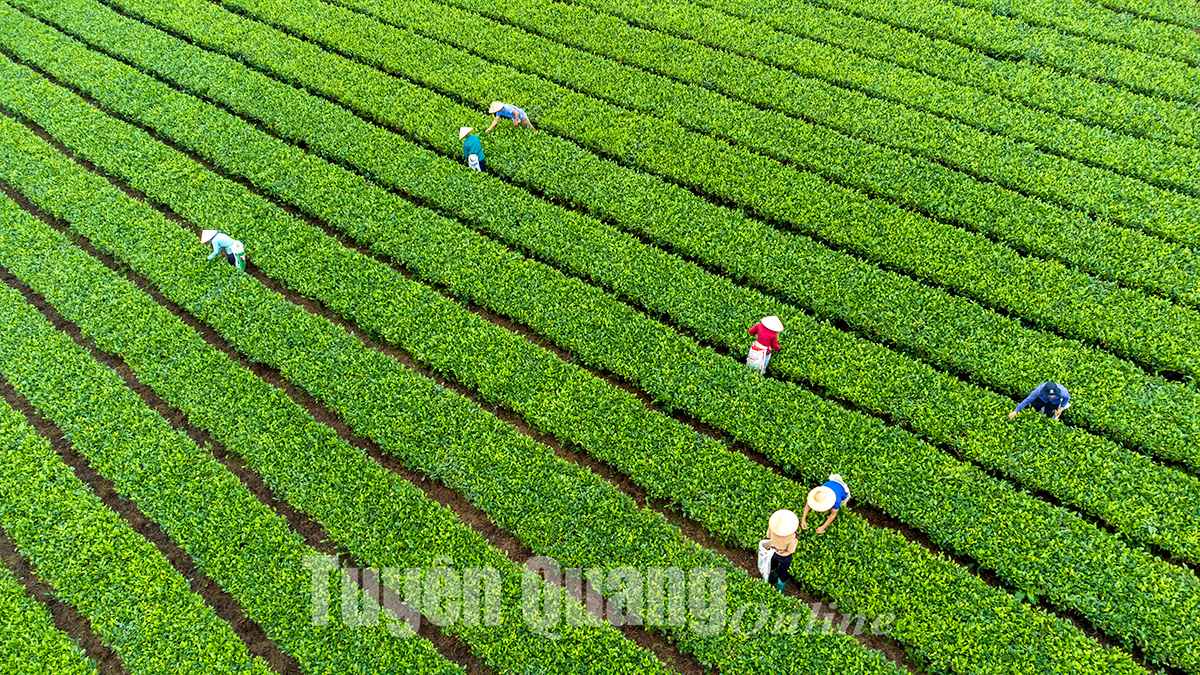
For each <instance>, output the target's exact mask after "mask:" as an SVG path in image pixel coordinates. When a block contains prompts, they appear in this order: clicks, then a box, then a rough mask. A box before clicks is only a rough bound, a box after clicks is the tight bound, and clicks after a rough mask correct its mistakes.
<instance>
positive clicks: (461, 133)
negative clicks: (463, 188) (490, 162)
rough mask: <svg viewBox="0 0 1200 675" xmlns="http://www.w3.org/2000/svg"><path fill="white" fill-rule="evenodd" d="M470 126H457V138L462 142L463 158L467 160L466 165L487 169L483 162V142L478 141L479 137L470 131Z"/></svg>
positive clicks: (479, 169)
mask: <svg viewBox="0 0 1200 675" xmlns="http://www.w3.org/2000/svg"><path fill="white" fill-rule="evenodd" d="M472 130H473V129H472V128H471V127H459V128H458V140H460V141H462V142H463V159H465V160H467V166H469V167H471V168H472V169H475V170H476V171H487V165H486V164H484V162H483V143H480V142H479V137H478V136H476V135H475V134H473V133H471V131H472Z"/></svg>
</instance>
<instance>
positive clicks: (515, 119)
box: [513, 117, 519, 127]
mask: <svg viewBox="0 0 1200 675" xmlns="http://www.w3.org/2000/svg"><path fill="white" fill-rule="evenodd" d="M517 124H519V122H517V118H515V117H514V118H513V126H514V127H515V126H517Z"/></svg>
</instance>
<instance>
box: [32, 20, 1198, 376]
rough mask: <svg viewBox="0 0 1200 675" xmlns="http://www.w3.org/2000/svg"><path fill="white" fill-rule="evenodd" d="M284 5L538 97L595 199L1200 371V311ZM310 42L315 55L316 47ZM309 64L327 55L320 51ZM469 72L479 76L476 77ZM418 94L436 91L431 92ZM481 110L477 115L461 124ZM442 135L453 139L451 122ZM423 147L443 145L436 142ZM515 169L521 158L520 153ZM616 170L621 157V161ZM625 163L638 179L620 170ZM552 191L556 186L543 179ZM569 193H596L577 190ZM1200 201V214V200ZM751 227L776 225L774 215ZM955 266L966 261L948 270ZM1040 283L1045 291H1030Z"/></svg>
mask: <svg viewBox="0 0 1200 675" xmlns="http://www.w3.org/2000/svg"><path fill="white" fill-rule="evenodd" d="M38 1H39V0H28V2H29V3H36V2H38ZM196 1H197V3H198V4H197V6H192V5H191V4H190V3H189V5H188V10H187V13H188V14H189V15H194V14H196V13H198V12H202V11H204V9H203V8H204V7H206V6H207V3H204V2H203V1H202V0H196ZM22 2H23V3H24V2H25V0H22ZM273 3H274V0H231V1H230V2H229V6H230V7H234V8H236V9H237V10H238V11H239V12H244V13H247V14H249V15H252V16H253V17H254V18H255V19H257V20H262V21H265V22H267V23H268V24H269V25H272V26H274V27H276V28H282V29H283V30H284V32H288V33H295V34H296V36H302V37H303V38H304V39H306V40H315V41H317V42H318V43H319V44H321V45H324V46H327V47H329V48H330V49H333V50H334V51H335V53H341V54H342V55H344V56H347V57H353V58H354V59H356V60H367V61H368V62H370V63H372V64H373V65H375V66H378V67H383V68H385V69H386V70H387V71H388V72H390V73H392V74H403V75H404V76H405V77H410V78H414V79H416V80H418V81H420V83H421V84H423V85H425V86H427V87H430V89H432V90H433V91H434V92H437V93H442V94H446V93H449V94H452V95H454V96H455V97H458V98H461V99H463V100H466V101H470V102H473V103H474V104H480V103H483V104H486V102H487V101H488V100H490V99H492V98H494V97H503V98H508V99H510V100H511V99H512V98H513V97H514V96H522V95H524V96H529V97H534V98H533V100H535V101H537V102H538V104H539V106H540V107H541V108H542V110H541V115H540V116H538V106H533V107H531V109H532V110H534V111H535V112H534V115H535V117H536V118H537V119H539V120H540V123H542V124H544V125H548V126H550V127H555V126H556V125H557V127H558V128H557V130H558V131H559V132H560V133H564V134H565V135H567V136H569V137H571V138H574V139H576V140H577V141H579V142H581V143H583V144H584V145H585V146H587V147H588V148H590V149H591V150H592V151H595V152H597V153H599V156H597V155H593V154H591V153H590V152H586V151H583V150H581V149H580V148H579V147H578V146H575V145H573V144H572V143H570V142H565V141H564V139H559V138H556V137H550V136H545V135H541V134H534V135H528V139H527V140H526V141H525V142H524V143H523V144H522V145H524V146H525V147H524V148H523V150H524V151H525V152H526V153H529V152H530V151H535V148H537V144H542V143H544V144H545V145H546V146H548V147H546V148H545V150H544V152H546V153H547V154H549V153H554V155H556V156H557V157H558V161H559V163H565V164H566V166H567V168H569V169H570V170H572V171H576V172H585V173H587V174H590V175H593V176H597V177H599V176H603V175H605V174H607V176H606V178H607V180H604V181H603V182H600V181H597V184H596V185H593V186H590V187H589V189H590V191H592V192H593V193H600V192H603V193H605V196H606V197H607V196H608V195H611V194H616V193H618V192H619V190H620V189H621V188H628V183H629V182H632V181H633V180H637V179H638V178H640V179H642V180H643V181H649V182H650V184H651V185H652V187H650V186H648V187H645V188H642V189H644V190H647V191H648V192H650V193H653V192H656V191H660V190H661V189H662V188H665V187H668V186H669V185H670V183H665V184H664V183H662V182H661V181H659V180H657V179H656V178H655V177H654V176H653V175H647V174H638V172H636V171H634V170H633V169H631V168H630V167H626V166H624V165H625V164H629V165H631V166H633V167H640V168H642V169H645V170H647V171H650V172H653V173H655V174H661V175H662V176H668V177H671V178H673V179H675V180H678V181H680V183H681V184H683V185H687V186H690V187H691V188H692V189H695V190H697V191H699V192H701V193H703V194H704V195H706V196H716V197H718V198H720V199H727V200H730V203H731V205H741V206H743V207H744V208H745V209H746V210H747V211H749V212H751V213H754V214H757V215H759V216H760V217H762V218H764V219H768V220H770V222H771V223H773V224H779V225H782V226H783V227H784V228H785V231H786V232H787V233H788V234H784V236H785V237H793V238H794V235H792V234H791V233H792V232H796V233H799V234H803V235H811V236H814V237H817V238H818V239H820V240H822V241H823V242H828V243H829V244H832V245H835V246H838V247H841V248H844V249H846V250H847V251H850V252H852V253H853V254H854V255H856V256H860V257H861V258H863V259H865V261H866V262H868V263H875V264H879V265H880V266H883V267H886V268H889V269H896V270H899V271H902V272H904V273H905V274H907V275H908V276H910V277H912V278H914V279H916V280H923V281H925V282H927V283H932V284H936V285H937V286H940V287H945V288H948V289H952V290H953V291H955V292H957V293H959V294H962V295H964V296H967V297H969V298H971V299H973V300H975V301H977V302H979V303H981V304H985V305H988V306H991V307H995V308H998V309H1000V310H1002V311H1004V312H1007V313H1011V314H1014V315H1017V316H1020V317H1023V318H1024V319H1026V320H1028V321H1030V322H1032V323H1034V324H1035V325H1037V326H1039V327H1041V328H1045V329H1047V330H1051V331H1054V332H1057V333H1059V334H1061V335H1064V336H1066V337H1070V338H1074V339H1079V340H1081V341H1085V342H1087V343H1090V344H1093V345H1098V346H1102V348H1104V349H1106V350H1108V351H1111V352H1113V353H1114V354H1116V355H1119V356H1122V357H1125V358H1129V359H1131V360H1134V361H1137V362H1139V363H1141V364H1144V365H1145V366H1147V367H1148V368H1150V369H1153V370H1156V371H1162V372H1175V373H1180V374H1184V376H1188V375H1190V374H1191V373H1192V372H1194V371H1195V372H1200V370H1198V369H1200V313H1197V312H1195V311H1193V310H1190V309H1184V308H1181V307H1178V306H1176V305H1173V304H1172V303H1170V302H1168V301H1165V300H1162V299H1160V298H1154V297H1147V296H1145V295H1143V294H1141V293H1138V292H1136V291H1130V290H1126V289H1121V288H1118V287H1115V286H1114V285H1113V284H1111V283H1108V282H1102V281H1099V280H1097V279H1094V278H1092V277H1089V276H1088V275H1086V274H1081V273H1078V272H1072V271H1071V270H1068V269H1066V268H1065V267H1064V266H1063V265H1062V264H1060V263H1057V262H1053V261H1046V260H1038V259H1034V258H1026V257H1022V256H1021V255H1020V254H1018V253H1016V252H1015V251H1013V250H1012V249H1009V248H1007V247H1005V246H1000V245H996V244H993V243H992V242H990V241H988V240H987V239H986V238H984V237H982V236H980V235H977V234H974V233H970V232H964V231H962V230H958V229H957V228H954V227H952V226H949V225H939V224H937V223H934V222H932V221H929V220H927V219H923V218H919V217H917V216H915V215H913V214H911V213H909V212H907V211H904V210H903V209H900V208H899V207H896V206H895V205H891V204H887V203H886V202H882V201H871V200H868V199H866V197H865V196H863V195H859V194H854V193H853V191H847V188H842V187H839V186H835V185H833V184H830V183H827V182H825V181H824V180H823V179H820V178H818V177H816V176H813V175H811V174H804V173H801V172H797V171H794V170H789V169H786V168H785V167H782V166H781V165H779V164H778V163H777V162H774V161H773V160H767V159H765V158H761V157H757V156H753V155H751V154H750V153H748V152H747V151H745V150H740V149H738V148H733V147H729V146H727V145H725V144H722V143H720V142H718V141H716V140H714V139H707V140H705V138H706V137H701V136H699V135H696V134H689V133H687V132H683V131H682V130H681V129H679V127H678V126H677V125H673V124H666V123H656V122H655V121H654V120H653V119H652V118H647V117H645V116H641V115H636V114H633V113H628V112H621V111H619V110H617V109H613V106H607V105H606V104H602V103H600V102H596V101H588V100H586V99H585V97H582V96H580V95H578V94H574V93H572V92H564V91H563V90H562V89H561V88H557V87H552V86H551V85H549V83H546V82H544V81H540V80H536V79H535V78H532V77H530V76H527V75H524V74H520V73H517V72H516V71H513V70H512V69H508V68H505V67H497V66H495V65H493V64H487V63H486V62H481V61H480V60H479V59H477V58H475V57H472V56H470V55H468V54H465V53H463V52H458V51H456V50H451V49H447V48H445V47H444V46H440V45H438V44H437V43H434V42H432V41H429V40H423V39H421V38H418V37H417V36H413V35H411V34H409V35H407V36H403V35H402V34H401V33H400V32H399V31H397V30H396V29H391V28H389V27H387V26H384V25H382V24H379V23H378V22H375V21H371V20H368V19H366V18H365V17H361V16H356V15H355V14H354V13H352V12H350V11H348V10H345V9H342V8H337V7H333V6H329V5H324V4H323V3H320V2H318V1H316V0H312V1H311V2H308V1H306V2H303V3H302V4H301V5H300V6H295V5H296V3H288V4H287V5H286V6H285V5H283V4H273ZM119 4H121V5H122V6H124V7H126V8H129V7H136V8H138V11H139V12H142V13H149V14H151V17H150V18H151V19H153V20H156V21H158V22H167V23H172V22H175V21H177V20H178V19H177V18H176V17H177V13H179V12H182V11H183V10H182V9H181V8H176V7H173V6H172V7H166V6H163V5H160V4H157V2H156V0H145V1H144V2H143V0H120V2H119ZM192 19H193V20H195V17H194V16H193V17H192ZM217 21H220V19H217ZM258 25H259V26H260V27H261V26H262V24H258ZM242 31H243V32H252V29H245V28H242ZM189 32H193V33H194V32H195V30H189ZM221 37H222V38H223V37H224V36H221ZM100 39H101V40H103V38H100ZM217 39H218V40H219V39H221V38H217ZM306 44H307V46H308V47H309V49H312V48H313V45H312V44H308V43H306ZM287 48H289V49H290V48H291V47H290V46H288V47H287ZM217 49H218V51H228V49H229V48H228V47H224V46H221V47H217ZM303 58H305V59H306V60H319V57H317V56H313V55H311V54H310V55H306V56H304V57H303ZM345 69H346V68H345V67H343V70H345ZM464 72H471V73H473V75H472V76H471V77H469V78H467V77H463V76H462V75H461V73H464ZM481 73H482V74H481ZM355 76H356V77H357V78H360V79H370V78H371V77H375V78H378V77H381V76H383V74H382V73H379V72H378V71H376V72H374V73H373V74H372V73H366V74H359V73H356V74H355ZM168 77H169V75H168ZM314 77H321V75H316V74H309V75H306V76H302V79H303V80H311V79H313V78H314ZM323 86H324V87H325V88H326V89H325V91H324V92H323V93H325V94H326V95H329V91H328V86H329V85H323ZM334 86H335V87H336V86H337V85H334ZM552 89H553V91H552ZM318 90H319V91H320V89H318ZM414 94H415V95H416V96H418V97H421V96H422V95H421V93H420V92H414ZM336 96H337V97H338V98H341V99H342V100H343V102H344V103H346V104H348V105H352V106H354V107H359V106H361V103H360V102H354V103H349V102H346V101H345V94H344V93H342V92H338V93H337V94H336ZM423 98H424V99H425V100H423V101H421V102H420V103H415V104H410V105H413V107H414V108H420V109H428V108H437V107H442V106H444V104H445V101H444V99H443V100H441V101H439V100H438V97H436V96H433V95H430V94H425V95H424V96H423ZM468 110H469V109H468ZM470 115H471V113H470V112H467V111H466V110H464V111H463V112H462V113H460V114H459V115H458V117H460V119H461V118H464V117H466V118H469V116H470ZM436 119H446V118H444V117H440V116H431V118H430V121H433V120H436ZM613 128H622V129H625V133H623V134H613V133H611V130H612V129H613ZM439 135H442V136H447V135H448V134H446V130H445V128H443V129H442V130H441V134H439ZM451 138H452V137H451ZM422 140H423V141H424V142H426V143H436V142H437V139H430V138H425V139H422ZM531 145H532V146H533V147H530V146H531ZM522 160H523V158H522ZM606 160H607V161H606ZM513 161H521V160H518V159H517V158H513ZM608 162H616V163H617V166H616V167H613V166H612V165H610V164H608ZM505 164H506V162H501V163H498V164H497V163H493V165H492V166H494V167H497V168H498V169H499V170H501V171H503V170H504V167H505ZM614 168H615V169H616V171H613V169H614ZM622 168H623V169H625V170H626V171H633V173H634V174H635V175H634V176H633V177H626V176H623V175H620V171H621V169H622ZM539 183H540V181H539ZM538 188H539V189H544V190H547V191H550V190H553V189H556V187H555V186H553V185H541V184H539V185H538ZM656 188H657V189H656ZM557 189H559V190H562V191H566V192H575V193H578V192H580V191H582V190H581V189H580V188H579V187H577V186H576V185H574V184H569V185H567V186H558V187H557ZM599 196H600V195H599V194H593V195H589V197H590V199H589V201H588V206H589V208H591V209H593V210H600V209H603V208H605V207H604V206H603V205H602V204H597V203H595V200H596V199H597V198H598V197H599ZM575 199H576V200H579V198H578V197H575ZM1196 206H1197V207H1200V201H1197V202H1196ZM610 208H611V207H610ZM1179 222H1184V221H1179ZM1188 222H1190V221H1188ZM748 225H750V226H751V227H754V226H757V227H759V228H763V227H764V225H763V224H761V221H760V222H759V223H748ZM897 241H903V242H904V246H897V245H895V244H894V242H897ZM949 260H953V261H954V264H947V263H946V262H945V261H949ZM1030 288H1036V289H1038V292H1036V293H1029V292H1028V291H1029V289H1030Z"/></svg>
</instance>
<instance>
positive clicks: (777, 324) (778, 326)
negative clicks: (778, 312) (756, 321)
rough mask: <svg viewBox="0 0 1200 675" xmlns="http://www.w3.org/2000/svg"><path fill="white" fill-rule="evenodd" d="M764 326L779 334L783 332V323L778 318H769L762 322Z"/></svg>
mask: <svg viewBox="0 0 1200 675" xmlns="http://www.w3.org/2000/svg"><path fill="white" fill-rule="evenodd" d="M762 325H764V326H766V327H767V328H769V329H771V330H773V331H775V332H776V333H778V332H779V331H781V330H783V322H782V321H780V320H779V317H777V316H768V317H766V318H765V319H763V320H762Z"/></svg>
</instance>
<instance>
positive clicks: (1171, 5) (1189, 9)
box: [1096, 0, 1200, 30]
mask: <svg viewBox="0 0 1200 675" xmlns="http://www.w3.org/2000/svg"><path fill="white" fill-rule="evenodd" d="M1096 3H1097V4H1099V5H1101V6H1102V7H1108V8H1110V9H1113V10H1116V11H1120V12H1129V13H1130V14H1134V15H1137V16H1142V17H1145V18H1148V19H1154V20H1155V21H1161V22H1163V23H1169V24H1173V25H1176V26H1182V27H1185V28H1191V29H1193V30H1200V11H1197V9H1196V6H1195V4H1194V3H1192V2H1189V0H1096Z"/></svg>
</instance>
